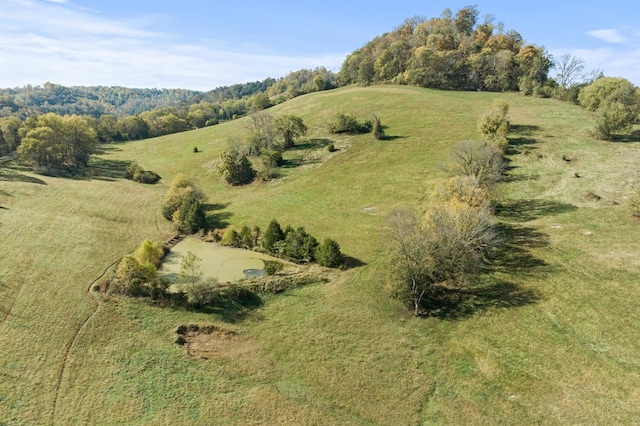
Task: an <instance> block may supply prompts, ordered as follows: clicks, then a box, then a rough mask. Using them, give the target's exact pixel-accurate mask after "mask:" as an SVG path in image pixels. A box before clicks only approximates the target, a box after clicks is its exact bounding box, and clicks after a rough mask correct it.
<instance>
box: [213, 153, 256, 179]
mask: <svg viewBox="0 0 640 426" xmlns="http://www.w3.org/2000/svg"><path fill="white" fill-rule="evenodd" d="M217 169H218V173H219V174H220V176H222V177H223V178H224V180H225V181H226V182H227V183H228V184H230V185H233V186H238V185H245V184H247V183H251V182H252V181H253V179H254V178H255V177H256V171H255V170H254V168H253V165H252V164H251V161H249V159H248V158H247V156H246V155H245V154H240V152H239V151H238V150H237V149H236V148H231V149H229V150H228V151H224V152H222V153H221V154H220V163H219V164H218V166H217Z"/></svg>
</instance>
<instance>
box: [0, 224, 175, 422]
mask: <svg viewBox="0 0 640 426" xmlns="http://www.w3.org/2000/svg"><path fill="white" fill-rule="evenodd" d="M181 238H182V236H180V235H174V236H172V237H171V238H170V239H169V240H168V241H167V242H166V243H165V244H167V245H169V246H171V245H175V244H176V242H178V241H180V239H181ZM134 252H135V250H133V251H131V252H129V253H128V254H133V253H134ZM120 259H122V257H119V258H118V259H116V260H114V261H113V262H111V264H109V265H108V266H107V267H106V268H104V271H102V274H100V276H98V277H97V278H96V279H95V280H93V281H91V284H89V286H88V287H87V289H86V294H87V295H88V296H89V297H90V298H91V301H92V303H93V305H94V307H93V310H92V311H91V313H90V314H89V315H87V317H86V318H85V319H84V321H82V323H81V324H80V325H79V326H78V328H77V329H76V331H75V333H74V334H73V336H72V337H71V339H70V340H69V342H68V343H67V345H66V346H65V350H64V356H63V358H62V364H61V365H60V371H59V373H58V380H57V382H56V387H55V395H54V398H53V406H52V407H51V424H55V423H56V411H57V409H58V399H59V395H60V387H61V386H62V380H63V379H64V375H65V372H66V370H67V364H68V362H69V354H70V353H71V350H72V349H73V347H74V346H75V343H76V341H77V340H78V338H79V337H80V335H81V332H82V330H84V328H85V327H86V326H87V324H88V323H89V321H91V319H92V318H93V317H94V316H95V315H96V313H98V310H99V309H100V303H99V302H98V299H96V298H95V297H93V296H92V295H91V288H92V287H93V285H94V284H95V283H96V282H98V280H100V279H102V278H103V277H104V276H105V275H106V274H107V272H109V270H110V269H111V268H113V267H114V266H115V265H116V263H118V262H119V261H120ZM16 299H17V297H16ZM14 302H15V299H14ZM12 306H13V304H12ZM7 316H8V314H7Z"/></svg>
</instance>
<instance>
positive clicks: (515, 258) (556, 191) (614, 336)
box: [0, 86, 640, 424]
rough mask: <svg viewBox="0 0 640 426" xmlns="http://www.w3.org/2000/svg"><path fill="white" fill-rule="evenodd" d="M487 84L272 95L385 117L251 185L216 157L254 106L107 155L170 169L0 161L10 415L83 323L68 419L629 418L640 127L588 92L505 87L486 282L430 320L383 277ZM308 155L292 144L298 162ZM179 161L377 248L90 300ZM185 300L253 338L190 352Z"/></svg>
mask: <svg viewBox="0 0 640 426" xmlns="http://www.w3.org/2000/svg"><path fill="white" fill-rule="evenodd" d="M496 96H497V95H494V94H486V93H451V92H436V91H428V90H422V89H417V88H408V87H393V86H390V87H373V88H366V89H363V88H347V89H340V90H336V91H329V92H321V93H316V94H312V95H307V96H303V97H300V98H296V99H294V100H293V101H290V102H287V103H285V104H282V105H280V106H278V107H275V108H274V109H273V110H271V112H272V114H274V115H275V114H279V113H284V112H288V113H295V114H299V115H301V116H303V118H304V119H305V122H306V123H307V124H308V125H309V127H310V130H311V131H310V135H309V136H310V138H314V137H315V138H325V137H327V136H328V135H327V134H326V132H325V131H324V127H325V126H324V124H325V122H326V120H327V119H328V117H330V116H331V115H332V114H334V113H335V112H337V111H339V110H342V111H346V112H354V113H356V114H357V115H359V116H360V117H362V118H364V117H366V116H368V115H369V114H370V113H373V112H375V113H378V114H379V115H380V116H381V117H382V121H383V123H384V124H385V125H387V126H388V129H387V133H388V134H389V135H390V136H392V137H393V138H392V139H391V140H388V141H380V142H373V141H372V140H371V136H370V135H364V136H358V137H339V138H333V139H334V140H335V142H336V146H338V147H339V148H342V149H341V150H340V151H339V152H338V153H336V154H335V155H333V156H332V157H331V158H329V159H328V160H327V161H325V162H324V163H323V164H321V165H319V164H313V165H302V166H299V167H294V168H290V169H287V170H286V171H285V174H286V176H285V177H284V178H282V179H280V180H277V181H274V182H272V183H269V184H257V185H252V186H248V187H244V188H227V187H226V186H224V185H221V184H220V182H219V181H218V179H217V178H216V177H215V174H214V172H213V170H212V168H211V164H210V162H211V161H212V160H215V158H217V154H218V153H219V151H220V150H221V149H223V148H224V146H225V145H226V141H227V139H229V138H231V137H233V136H234V135H235V136H240V135H242V133H243V131H244V130H243V126H244V123H243V121H242V120H239V121H236V122H230V123H225V124H222V125H219V126H215V127H213V128H209V129H202V130H199V131H195V132H190V133H185V134H179V135H173V136H167V137H163V138H158V139H154V140H149V141H142V142H136V143H130V144H126V145H117V146H114V149H113V150H111V151H109V152H108V153H107V154H106V155H104V156H103V159H102V162H101V163H100V165H101V167H102V168H101V174H103V175H104V176H108V175H109V168H110V167H111V168H113V167H118V166H119V161H121V160H128V159H136V160H137V161H138V162H139V163H140V164H141V165H142V166H143V167H145V168H148V169H151V170H154V171H156V172H158V173H160V174H161V175H162V176H164V177H165V180H164V183H163V184H161V185H159V186H157V187H148V186H141V185H136V184H133V183H130V182H126V181H119V180H115V181H110V180H105V179H94V180H65V179H53V178H42V177H37V178H36V177H34V176H33V175H30V174H28V173H24V172H19V171H17V172H16V171H11V172H8V171H4V172H2V173H3V178H2V180H0V197H1V198H0V200H1V201H0V204H1V205H2V206H4V207H6V208H7V209H6V210H1V211H0V240H1V241H3V249H4V251H3V253H4V254H3V256H2V258H1V259H0V274H2V275H0V281H1V282H0V285H1V286H2V287H0V306H1V307H3V309H4V311H6V310H8V309H9V307H11V312H10V314H9V315H7V316H6V318H5V320H4V321H3V322H2V323H1V324H0V345H1V346H0V347H2V348H3V350H2V352H1V361H2V364H1V365H2V368H1V369H0V407H1V408H0V422H1V421H3V420H4V421H8V422H12V421H15V422H29V423H47V422H49V421H50V420H51V418H52V408H53V403H54V400H55V399H56V397H55V395H56V392H55V388H56V384H57V379H58V377H59V376H60V369H61V368H62V367H61V366H62V360H63V358H64V354H65V352H66V347H67V345H68V344H69V343H70V342H72V341H73V345H72V347H71V350H70V351H69V357H68V361H67V364H66V367H65V370H64V374H63V375H62V381H61V386H60V390H59V393H58V397H57V406H56V413H55V414H56V416H55V420H56V422H58V423H60V424H64V423H87V422H90V423H115V422H127V423H138V424H149V423H163V424H164V423H173V424H177V423H180V424H184V423H193V424H197V423H210V422H216V423H221V424H225V423H227V424H228V423H234V422H237V423H240V422H242V423H260V422H268V423H301V422H305V423H318V424H320V423H322V424H326V423H334V424H338V423H339V424H362V423H383V424H389V423H400V424H412V423H413V424H415V423H421V422H428V423H443V424H451V423H475V424H494V423H500V422H502V423H533V422H536V423H547V424H551V423H592V422H595V423H603V422H611V421H612V420H613V421H614V422H619V423H629V422H631V421H633V420H634V419H637V418H638V416H639V415H640V410H639V409H638V406H640V404H638V402H639V401H640V394H639V391H638V389H640V374H639V373H638V371H640V368H639V367H640V365H639V364H640V357H639V356H638V355H637V354H638V353H640V347H639V346H640V344H639V343H638V342H639V341H640V339H638V332H637V330H638V329H640V327H639V326H640V318H639V315H640V314H638V309H637V302H636V301H637V300H638V296H639V293H640V290H639V289H638V285H637V283H638V282H640V263H639V262H638V260H637V259H638V257H637V246H636V242H637V241H638V237H639V236H640V223H638V222H636V221H633V220H631V219H629V218H628V217H627V215H626V213H625V211H624V209H623V208H621V207H620V206H618V205H615V204H614V203H615V202H621V201H622V199H623V197H624V196H627V195H628V194H629V193H630V192H631V188H632V186H633V184H637V182H638V180H639V178H640V176H639V175H638V162H637V149H638V144H637V143H626V144H622V143H621V144H614V143H603V142H597V141H593V140H591V139H589V138H588V136H587V134H586V129H588V126H589V117H588V115H586V114H585V113H583V112H582V111H580V110H579V109H578V108H577V107H573V106H571V105H567V104H562V103H558V102H555V101H551V100H541V99H531V98H524V97H521V96H518V95H502V97H504V98H506V100H507V101H508V103H509V104H510V105H511V121H512V123H514V124H515V125H517V127H516V129H515V132H514V135H513V136H514V142H515V144H514V148H513V150H512V152H511V154H512V155H511V160H512V162H511V165H512V167H513V168H512V170H511V176H512V177H511V179H510V180H509V182H508V183H505V184H504V185H502V187H501V192H502V194H501V196H502V197H503V208H502V209H501V213H500V214H501V217H502V220H503V222H504V229H505V233H506V235H507V243H508V244H509V249H508V250H506V251H505V256H504V260H503V261H502V262H500V263H499V264H498V265H496V271H495V272H494V273H493V274H492V275H491V276H488V277H486V280H485V281H486V282H485V287H484V289H482V290H481V291H478V292H476V293H475V294H474V295H472V296H470V297H469V298H467V299H465V303H463V304H462V305H461V306H460V307H459V308H458V309H457V310H455V311H453V312H451V313H449V315H445V316H443V317H441V318H429V319H415V318H412V317H411V316H410V315H409V314H408V313H407V312H406V311H405V310H403V309H402V308H401V307H400V306H398V305H397V304H396V303H395V302H393V301H391V300H389V298H388V297H387V295H386V294H385V293H384V289H383V286H384V263H383V261H384V259H383V248H382V243H381V239H380V231H379V229H380V226H381V224H382V219H383V217H384V215H385V214H386V213H387V212H389V211H390V210H391V209H393V208H394V207H396V206H399V205H409V206H420V205H421V204H423V202H424V200H425V199H426V197H427V196H428V194H429V193H430V191H431V188H432V187H433V184H434V183H435V182H436V181H438V180H439V179H441V178H443V177H444V176H443V173H442V172H441V171H440V169H439V168H438V165H439V164H440V163H441V162H442V161H443V160H444V159H445V157H446V148H447V147H448V146H450V145H452V144H454V143H455V142H457V141H459V140H462V139H470V138H475V137H477V133H476V130H475V123H476V120H477V117H478V116H479V115H480V114H481V113H482V112H483V111H485V110H486V109H488V107H489V105H490V103H491V101H492V99H493V98H495V97H496ZM193 146H198V148H199V149H200V150H201V151H202V152H201V153H199V154H193V153H192V148H193ZM321 152H324V154H323V155H328V154H326V152H325V151H321ZM310 154H311V151H306V150H304V149H301V150H298V151H294V152H292V153H290V154H289V156H290V157H291V159H292V162H291V163H292V164H296V161H295V160H296V159H297V158H302V157H305V156H309V155H310ZM563 155H568V156H572V157H576V160H575V161H572V162H570V163H567V162H565V161H563V160H562V156H563ZM178 172H186V173H188V174H190V175H192V176H193V177H194V178H195V179H196V180H197V181H198V182H199V183H200V184H201V186H202V187H203V189H205V192H206V193H207V194H208V195H209V197H210V202H211V203H216V204H219V205H218V206H216V207H217V209H216V210H214V211H212V212H211V214H212V215H215V217H216V218H217V220H218V221H221V222H227V223H231V224H233V225H234V226H241V225H242V224H244V223H247V224H254V223H257V224H259V225H261V226H266V224H267V223H268V221H269V220H271V219H272V218H274V217H276V218H278V219H279V220H280V221H281V223H284V224H287V223H290V224H292V225H294V226H300V225H304V226H305V227H306V228H307V229H308V230H309V231H310V232H312V233H313V234H314V235H316V236H319V237H324V236H330V237H333V238H336V239H337V240H338V241H339V242H340V243H341V246H342V248H343V251H345V252H346V253H347V254H348V255H349V256H352V257H354V258H357V259H359V260H360V261H362V262H364V263H365V264H366V265H365V266H363V267H360V268H356V269H353V270H350V271H348V272H346V273H345V274H344V275H343V277H342V278H341V279H340V280H339V281H338V282H333V283H329V284H326V285H319V286H311V287H308V288H304V289H300V290H297V291H292V292H289V293H287V294H285V295H283V296H278V297H274V298H271V299H267V300H265V301H264V303H263V305H262V306H260V307H258V308H257V309H254V310H249V309H241V308H238V307H236V308H237V309H234V310H227V311H225V312H218V313H212V314H204V313H193V312H182V311H172V310H161V309H157V308H155V307H153V306H147V305H145V304H141V303H135V302H131V301H127V300H109V301H101V302H99V303H96V302H95V301H94V300H93V299H92V298H91V297H89V296H87V295H86V289H87V287H88V285H89V283H90V282H91V281H92V279H94V278H95V277H97V276H98V275H99V274H100V273H101V272H102V270H103V269H104V267H105V266H107V265H108V264H109V263H110V262H112V261H113V260H115V258H117V257H118V256H120V255H122V254H123V253H125V252H127V251H130V250H132V249H133V248H134V247H135V245H136V244H137V243H138V242H139V241H140V240H141V239H143V238H144V237H152V238H157V239H160V238H161V237H162V236H163V235H166V233H167V230H168V228H167V227H166V226H167V225H166V223H164V222H163V221H162V220H158V221H157V220H156V216H157V211H158V206H159V204H160V202H161V198H162V195H163V192H164V191H165V190H166V185H168V182H169V181H170V178H171V177H172V176H173V175H174V174H175V173H178ZM576 172H577V173H578V174H579V175H580V176H581V177H580V178H576V177H574V176H575V173H576ZM34 179H39V180H40V181H41V183H34ZM589 191H591V192H593V193H595V194H597V195H599V196H601V197H602V199H601V200H599V201H593V200H591V199H589V198H587V197H586V194H587V193H588V192H589ZM9 253H10V254H11V255H10V256H8V255H7V254H9ZM94 312H95V313H94ZM92 313H94V314H93V316H91V317H89V316H90V315H92ZM87 318H89V320H88V321H87V322H86V325H85V326H84V327H82V328H81V329H80V332H79V334H78V337H77V339H75V340H72V339H73V336H74V334H75V332H76V330H78V327H79V326H80V325H81V324H82V323H83V321H85V320H86V319H87ZM192 321H201V322H209V321H213V322H216V323H220V324H225V323H226V325H225V327H227V328H230V329H233V330H236V331H238V332H239V335H240V336H241V339H242V341H241V342H240V343H238V344H236V345H230V347H229V352H228V354H226V355H225V356H222V357H220V358H217V359H213V360H208V361H204V360H194V359H190V358H188V357H187V356H186V355H185V354H184V353H183V352H182V350H181V349H180V348H178V347H177V346H176V345H174V344H173V340H174V337H175V336H174V335H173V330H174V329H175V327H176V326H177V325H178V324H181V323H185V322H192Z"/></svg>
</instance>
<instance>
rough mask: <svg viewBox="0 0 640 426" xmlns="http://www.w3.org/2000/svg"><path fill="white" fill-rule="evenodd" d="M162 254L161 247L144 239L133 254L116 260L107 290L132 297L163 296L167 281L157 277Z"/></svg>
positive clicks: (154, 297) (163, 252)
mask: <svg viewBox="0 0 640 426" xmlns="http://www.w3.org/2000/svg"><path fill="white" fill-rule="evenodd" d="M164 254H165V251H164V248H163V247H161V246H160V245H158V244H157V243H154V242H152V241H150V240H144V241H143V242H142V243H141V244H140V246H139V247H138V249H137V250H136V251H135V252H134V253H133V254H130V255H126V256H124V257H123V258H122V259H121V260H120V262H118V265H117V267H116V270H115V273H114V274H113V276H112V277H111V279H110V280H109V283H108V291H109V292H110V293H115V294H123V295H127V296H133V297H151V298H153V299H157V298H161V297H163V296H164V295H166V290H167V288H168V283H167V282H166V281H164V280H161V279H160V278H159V277H158V266H160V262H161V260H162V257H163V256H164Z"/></svg>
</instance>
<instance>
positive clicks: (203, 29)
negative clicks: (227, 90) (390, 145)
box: [0, 0, 640, 91]
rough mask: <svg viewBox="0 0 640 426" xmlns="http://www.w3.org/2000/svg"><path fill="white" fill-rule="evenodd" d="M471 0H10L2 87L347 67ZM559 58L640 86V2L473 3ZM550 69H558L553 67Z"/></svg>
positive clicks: (4, 21)
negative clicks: (369, 48) (367, 50)
mask: <svg viewBox="0 0 640 426" xmlns="http://www.w3.org/2000/svg"><path fill="white" fill-rule="evenodd" d="M469 4H474V2H473V1H449V2H444V1H424V0H422V1H419V0H389V1H384V2H382V1H379V0H366V1H362V0H341V1H337V0H323V1H321V2H319V1H305V0H297V1H292V0H284V1H281V0H271V1H248V0H235V1H234V0H227V1H224V2H221V1H213V0H210V1H205V0H202V1H196V0H103V1H98V0H0V87H3V88H8V87H21V86H25V85H27V84H31V85H34V86H36V85H42V84H44V83H45V82H52V83H56V84H62V85H66V86H79V85H84V86H97V85H104V86H125V87H139V88H185V89H194V90H203V91H206V90H212V89H214V88H216V87H220V86H226V85H231V84H236V83H247V82H252V81H259V80H264V79H265V78H267V77H272V78H279V77H284V76H285V75H287V74H288V73H289V72H292V71H297V70H300V69H303V68H310V69H313V68H316V67H320V66H323V67H325V68H327V69H329V70H332V71H335V72H337V71H339V70H340V67H341V65H342V62H343V61H344V59H345V58H346V56H347V55H348V54H349V53H351V52H353V51H354V50H355V49H357V48H359V47H362V46H363V45H364V44H366V43H367V42H368V41H370V40H372V39H373V38H374V37H376V36H378V35H382V34H383V33H385V32H388V31H392V30H393V29H394V28H395V27H397V26H399V25H400V24H402V22H403V21H404V20H405V19H407V18H411V17H414V16H421V17H425V18H432V17H437V16H440V15H441V13H442V12H443V10H444V9H446V8H450V9H451V10H452V11H453V12H454V13H455V12H456V11H457V10H459V9H461V8H462V7H465V6H467V5H469ZM475 4H476V5H477V7H478V9H479V11H480V18H479V19H483V17H484V16H485V15H487V14H490V15H493V16H494V17H495V22H502V23H503V24H504V28H505V30H510V29H513V30H516V31H518V32H519V33H520V34H521V35H522V37H523V38H524V39H525V41H526V42H528V43H532V44H535V45H538V46H544V47H545V48H546V49H547V51H548V52H549V53H551V54H552V55H553V56H554V57H555V58H558V57H560V56H561V55H563V54H571V55H574V56H577V57H580V58H582V59H583V60H584V62H585V70H586V71H589V70H594V69H600V70H602V71H603V72H604V74H605V75H606V76H611V77H624V78H626V79H628V80H630V81H632V82H633V83H634V84H635V85H640V2H639V1H637V0H614V1H608V2H603V1H602V0H582V1H575V0H566V1H563V0H560V1H558V0H555V1H549V0H538V1H535V2H516V1H514V0H512V1H510V2H506V1H498V0H487V1H484V2H480V1H479V0H478V1H476V2H475ZM550 76H552V77H553V76H555V71H554V70H551V72H550Z"/></svg>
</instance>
